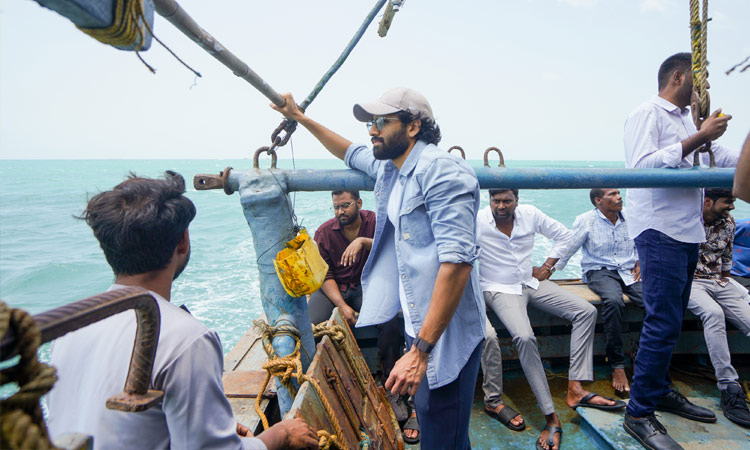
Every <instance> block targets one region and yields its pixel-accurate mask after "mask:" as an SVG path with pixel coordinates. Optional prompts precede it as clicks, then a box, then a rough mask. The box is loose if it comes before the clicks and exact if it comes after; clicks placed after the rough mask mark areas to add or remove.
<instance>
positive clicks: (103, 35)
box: [78, 0, 201, 77]
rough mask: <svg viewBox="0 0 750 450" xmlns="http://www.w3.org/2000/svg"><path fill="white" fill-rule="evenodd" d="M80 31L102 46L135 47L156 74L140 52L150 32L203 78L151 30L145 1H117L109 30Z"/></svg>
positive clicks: (82, 29)
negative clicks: (144, 4)
mask: <svg viewBox="0 0 750 450" xmlns="http://www.w3.org/2000/svg"><path fill="white" fill-rule="evenodd" d="M78 29H79V30H81V31H83V32H84V33H86V34H88V35H89V36H91V37H92V38H94V39H96V40H97V41H99V42H101V43H102V44H107V45H113V46H116V47H130V46H132V45H135V49H134V51H135V54H136V56H137V57H138V59H140V60H141V62H142V63H143V64H144V65H145V66H146V67H147V68H148V70H150V71H151V73H156V70H155V69H154V68H153V67H151V66H150V65H149V64H148V63H147V62H146V61H144V60H143V58H142V57H141V54H140V52H139V50H140V49H141V48H143V46H144V45H145V43H146V30H148V32H149V33H151V37H153V38H154V40H156V42H158V43H159V44H161V45H162V47H164V48H165V49H166V50H167V51H168V52H169V53H170V54H171V55H172V56H174V57H175V59H176V60H177V61H179V62H180V63H181V64H182V65H183V66H185V67H187V69H188V70H190V71H191V72H193V74H195V76H197V77H200V76H201V74H200V73H198V72H197V71H196V70H195V69H193V68H192V67H190V66H189V65H188V64H187V63H186V62H185V61H183V60H182V59H180V57H179V56H177V55H176V54H175V52H173V51H172V49H170V48H169V47H167V46H166V45H165V44H164V43H163V42H162V41H161V40H159V38H157V37H156V35H155V34H154V30H152V29H151V26H149V24H148V20H146V17H145V16H144V15H143V0H117V4H116V6H115V15H114V21H113V22H112V25H110V26H109V27H107V28H82V27H78ZM139 39H140V40H139ZM136 43H137V45H136Z"/></svg>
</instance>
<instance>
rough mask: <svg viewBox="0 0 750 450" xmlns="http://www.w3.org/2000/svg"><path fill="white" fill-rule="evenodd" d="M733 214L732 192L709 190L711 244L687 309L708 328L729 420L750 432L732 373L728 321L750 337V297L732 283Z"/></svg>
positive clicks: (703, 251)
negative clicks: (730, 274) (730, 275)
mask: <svg viewBox="0 0 750 450" xmlns="http://www.w3.org/2000/svg"><path fill="white" fill-rule="evenodd" d="M733 209H734V197H733V196H732V191H731V189H726V188H710V189H706V190H705V200H704V203H703V223H704V226H705V229H706V242H703V243H702V244H701V245H700V250H699V251H698V266H697V267H696V269H695V277H694V278H693V283H692V287H691V289H690V301H689V302H688V309H689V310H690V311H692V312H693V314H695V315H696V316H698V317H700V319H701V321H702V322H703V335H704V336H705V338H706V347H708V356H709V357H710V358H711V364H713V366H714V371H715V372H716V379H717V380H718V384H717V385H718V387H719V391H720V392H721V409H722V410H723V412H724V416H726V418H727V419H729V420H731V421H732V422H734V423H737V424H739V425H742V426H744V427H748V428H750V411H748V408H747V403H745V392H744V391H743V390H742V386H740V383H739V381H738V380H739V376H738V375H737V371H736V370H734V367H732V361H731V356H730V353H729V343H728V342H727V325H726V320H729V321H730V322H732V324H733V325H734V326H736V327H737V329H738V330H740V332H741V333H742V334H744V335H745V336H747V337H750V295H748V293H747V291H746V290H745V288H744V287H742V286H741V285H740V284H739V283H737V282H736V281H734V280H733V279H731V278H730V277H729V269H730V268H731V267H732V241H733V240H734V228H735V226H734V219H733V218H732V215H731V214H730V212H731V211H732V210H733Z"/></svg>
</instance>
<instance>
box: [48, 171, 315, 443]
mask: <svg viewBox="0 0 750 450" xmlns="http://www.w3.org/2000/svg"><path fill="white" fill-rule="evenodd" d="M184 193H185V180H184V179H183V178H182V176H181V175H179V174H177V173H174V172H167V173H166V176H165V179H164V180H157V179H148V178H139V177H136V176H131V177H130V178H129V179H127V180H125V181H124V182H122V183H120V184H119V185H118V186H116V187H115V188H114V189H113V190H111V191H106V192H102V193H100V194H98V195H96V196H94V197H93V198H92V199H91V200H90V201H89V203H88V205H87V207H86V210H85V211H84V213H83V216H82V219H84V220H86V223H88V224H89V226H90V227H91V228H92V230H93V231H94V236H96V238H97V240H98V241H99V243H100V245H101V247H102V250H103V251H104V255H105V256H106V258H107V262H108V263H109V264H110V266H112V270H113V272H114V274H115V282H114V284H113V285H112V287H110V289H117V288H122V287H125V286H139V287H142V288H144V289H148V290H149V291H150V293H151V294H152V295H153V296H154V298H155V299H156V301H157V304H158V307H159V312H160V314H161V327H160V331H159V345H158V347H157V349H156V355H155V357H154V366H153V371H152V373H151V385H150V386H149V389H154V390H160V391H163V392H164V397H163V399H162V400H161V401H160V402H159V403H158V404H156V405H154V406H152V407H151V408H149V409H147V410H146V411H143V412H137V413H129V412H122V411H114V410H110V409H107V408H106V407H105V402H106V400H107V399H108V398H109V397H111V396H113V395H115V394H118V393H120V392H121V391H122V388H123V386H124V385H125V378H126V376H127V372H128V366H129V363H130V355H131V353H132V349H133V342H134V337H135V330H136V321H135V313H134V311H125V312H122V313H119V314H116V315H114V316H111V317H108V318H106V319H104V320H102V321H99V322H96V323H95V324H92V325H90V326H88V327H85V328H82V329H80V330H78V331H75V332H73V333H70V334H67V335H65V336H63V337H61V338H59V339H57V340H56V341H54V342H53V344H52V355H51V362H52V364H53V365H54V366H55V367H56V368H57V375H58V381H57V383H56V384H55V386H54V388H53V389H52V391H51V392H50V394H49V397H48V406H49V421H48V423H49V430H50V435H51V436H52V437H53V438H55V437H57V436H59V435H61V434H64V433H82V434H87V435H92V436H93V437H94V448H96V449H108V450H112V449H166V448H169V449H172V450H176V449H202V448H213V449H237V450H239V449H253V450H256V449H257V450H263V449H269V450H270V449H280V448H294V449H298V448H307V447H310V446H312V447H314V448H317V447H318V439H317V436H316V434H315V432H314V431H312V429H310V427H309V426H308V425H307V424H306V423H305V422H304V421H302V420H301V419H294V420H285V421H282V422H279V423H278V424H276V425H274V426H273V427H271V428H269V429H268V430H267V431H265V432H263V433H261V434H260V435H259V436H258V437H257V438H255V437H252V434H251V433H250V430H249V429H248V428H247V427H245V426H243V425H241V424H239V423H237V422H236V421H235V420H234V417H233V415H232V409H231V407H230V405H229V401H228V400H227V399H226V397H225V396H224V390H223V387H222V381H221V376H222V369H223V367H222V366H223V357H222V347H221V343H220V342H219V336H218V335H217V334H216V333H215V332H213V331H211V330H209V329H207V328H206V327H205V326H204V325H203V324H201V323H200V322H199V321H198V320H196V319H195V318H193V317H192V316H191V315H190V313H188V312H187V311H185V310H183V309H181V308H179V307H177V306H174V305H173V304H171V303H170V295H171V290H172V281H173V280H174V279H176V278H177V277H178V276H179V275H180V273H181V272H182V271H183V269H184V268H185V266H186V265H187V263H188V260H189V258H190V237H189V234H188V225H189V224H190V222H191V221H192V220H193V218H194V217H195V206H194V205H193V203H192V202H191V201H190V200H189V199H188V198H187V197H185V196H184V195H183V194H184Z"/></svg>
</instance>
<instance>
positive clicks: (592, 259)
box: [556, 188, 643, 396]
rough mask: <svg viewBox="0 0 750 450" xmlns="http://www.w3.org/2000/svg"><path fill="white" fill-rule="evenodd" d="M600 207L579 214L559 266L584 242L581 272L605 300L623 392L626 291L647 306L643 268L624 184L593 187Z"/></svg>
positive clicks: (615, 375)
mask: <svg viewBox="0 0 750 450" xmlns="http://www.w3.org/2000/svg"><path fill="white" fill-rule="evenodd" d="M589 198H590V199H591V204H593V205H594V209H592V210H590V211H588V212H585V213H583V214H581V215H580V216H578V217H576V220H575V222H573V240H572V241H571V243H570V246H569V247H568V248H567V250H566V251H565V253H564V255H563V257H562V258H560V261H559V262H558V263H557V266H556V268H557V269H558V270H562V269H563V268H565V265H566V264H567V263H568V260H570V257H571V256H573V255H574V254H575V253H576V252H577V251H578V249H579V248H581V247H583V251H582V257H581V272H583V281H585V282H586V284H587V285H588V287H589V289H591V290H592V291H594V293H595V294H596V295H598V296H599V297H601V299H602V321H603V322H604V336H605V339H606V341H607V345H606V354H607V361H609V364H610V365H611V366H612V387H613V388H614V389H615V392H616V393H617V394H618V395H620V396H626V395H627V393H629V392H630V386H629V385H628V377H627V375H625V351H624V350H623V346H622V313H623V310H624V309H625V302H624V300H623V297H622V294H623V293H625V294H627V296H628V298H630V300H631V301H632V302H634V303H636V304H637V305H638V306H640V307H642V306H643V288H642V286H641V282H640V278H641V269H640V266H639V265H638V255H637V254H636V252H635V244H634V243H633V239H631V238H630V235H628V229H627V226H626V225H625V217H624V216H623V214H622V196H621V195H620V190H619V189H599V188H595V189H591V192H590V193H589Z"/></svg>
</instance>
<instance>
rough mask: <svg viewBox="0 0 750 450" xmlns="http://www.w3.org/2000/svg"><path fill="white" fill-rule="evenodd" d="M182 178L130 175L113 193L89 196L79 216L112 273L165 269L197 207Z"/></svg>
mask: <svg viewBox="0 0 750 450" xmlns="http://www.w3.org/2000/svg"><path fill="white" fill-rule="evenodd" d="M184 193H185V179H184V178H183V177H182V175H180V174H178V173H176V172H172V171H169V170H168V171H166V172H165V174H164V179H153V178H142V177H138V176H136V175H135V174H134V173H132V172H131V173H130V176H129V177H128V179H127V180H125V181H123V182H122V183H120V184H118V185H117V186H115V187H114V189H112V190H111V191H105V192H101V193H99V194H97V195H95V196H94V197H93V198H91V199H90V200H89V202H88V204H87V205H86V209H85V210H84V211H83V213H82V214H81V215H80V216H79V217H78V219H81V220H85V221H86V223H87V224H88V225H89V226H90V227H91V229H92V230H93V231H94V236H95V237H96V239H97V240H98V241H99V245H100V246H101V248H102V250H103V251H104V256H105V257H106V258H107V262H108V263H109V265H110V266H111V267H112V271H113V272H114V273H115V275H135V274H141V273H146V272H152V271H154V270H161V269H164V268H165V267H166V266H167V265H168V264H169V261H170V260H171V259H172V255H173V254H174V249H175V248H176V247H177V244H178V243H179V242H180V239H181V238H182V235H183V234H184V233H185V230H187V228H188V225H189V224H190V222H191V221H192V220H193V218H194V217H195V205H193V202H191V201H190V199H188V198H187V197H185V196H184V195H183V194H184Z"/></svg>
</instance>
